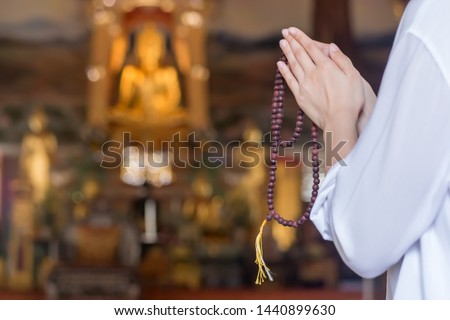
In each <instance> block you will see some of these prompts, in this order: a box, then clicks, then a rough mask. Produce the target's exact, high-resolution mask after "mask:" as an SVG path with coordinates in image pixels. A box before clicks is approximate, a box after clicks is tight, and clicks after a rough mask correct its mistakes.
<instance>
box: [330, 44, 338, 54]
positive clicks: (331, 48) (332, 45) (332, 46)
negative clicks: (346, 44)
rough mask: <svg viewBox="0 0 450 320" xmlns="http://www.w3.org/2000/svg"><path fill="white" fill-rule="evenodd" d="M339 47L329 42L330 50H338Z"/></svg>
mask: <svg viewBox="0 0 450 320" xmlns="http://www.w3.org/2000/svg"><path fill="white" fill-rule="evenodd" d="M339 50H340V49H339V47H338V46H337V45H335V44H334V43H330V52H337V51H339Z"/></svg>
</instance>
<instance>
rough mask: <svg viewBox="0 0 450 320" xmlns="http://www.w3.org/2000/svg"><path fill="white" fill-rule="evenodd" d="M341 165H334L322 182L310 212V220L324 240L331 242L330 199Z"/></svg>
mask: <svg viewBox="0 0 450 320" xmlns="http://www.w3.org/2000/svg"><path fill="white" fill-rule="evenodd" d="M340 167H341V165H340V164H339V163H335V164H334V165H333V166H332V167H331V168H330V170H329V171H328V173H327V175H326V176H325V179H324V180H323V182H322V184H321V186H320V190H319V194H318V195H317V199H316V201H315V203H314V206H313V208H312V210H311V215H310V219H311V221H312V222H313V223H314V225H315V226H316V228H317V230H318V231H319V232H320V234H321V235H322V237H323V238H324V239H325V240H329V241H333V237H332V233H331V228H330V214H331V213H330V211H331V210H330V206H331V199H332V197H333V194H334V189H335V186H336V177H337V174H338V172H339V169H340Z"/></svg>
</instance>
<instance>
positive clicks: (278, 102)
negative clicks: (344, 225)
mask: <svg viewBox="0 0 450 320" xmlns="http://www.w3.org/2000/svg"><path fill="white" fill-rule="evenodd" d="M280 60H281V61H283V62H284V63H287V59H286V57H285V56H284V55H283V56H282V57H281V58H280ZM284 94H285V84H284V79H283V76H282V75H281V73H280V70H278V68H277V70H276V73H275V83H274V87H273V98H272V117H271V118H272V121H271V145H270V168H269V181H268V184H267V209H268V213H267V216H266V219H265V220H264V221H263V223H262V225H261V227H260V230H259V234H258V235H257V237H256V241H255V250H256V261H255V263H256V264H257V265H258V275H257V277H256V284H262V283H263V282H264V280H265V279H266V278H268V279H269V280H270V281H273V276H272V273H271V271H270V269H269V268H268V267H267V265H266V263H265V262H264V259H263V250H262V234H263V230H264V226H265V225H266V223H267V222H269V221H272V220H275V221H277V222H278V223H279V224H281V225H283V226H285V227H292V228H298V227H300V226H301V225H302V224H304V223H305V222H306V221H308V220H309V216H310V214H311V210H312V207H313V205H314V202H315V201H316V198H317V194H318V191H319V184H320V179H319V142H318V137H319V134H318V131H317V126H316V125H315V124H314V123H313V124H312V126H311V141H312V148H311V149H312V150H311V160H312V172H313V174H312V175H313V186H312V192H311V200H310V202H309V204H308V207H307V208H306V210H305V213H304V214H303V216H302V217H300V218H299V219H298V220H287V219H284V218H283V217H282V216H281V215H280V214H279V213H278V212H277V211H276V210H275V197H274V192H275V182H276V171H277V159H278V151H279V148H280V147H291V146H293V145H294V143H295V142H296V141H297V139H298V138H299V137H300V134H301V132H302V130H303V118H304V113H303V111H302V110H301V109H298V111H297V117H296V122H295V129H294V132H293V134H292V136H291V138H290V139H289V140H282V139H281V125H282V123H283V117H284Z"/></svg>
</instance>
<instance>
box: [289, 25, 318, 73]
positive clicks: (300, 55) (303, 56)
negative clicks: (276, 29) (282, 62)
mask: <svg viewBox="0 0 450 320" xmlns="http://www.w3.org/2000/svg"><path fill="white" fill-rule="evenodd" d="M283 36H284V37H285V40H286V41H287V43H288V45H289V48H287V49H289V50H290V51H291V52H292V53H291V55H292V57H293V58H295V60H292V61H291V60H290V59H289V57H288V56H286V58H288V61H289V64H290V66H291V63H292V64H293V65H292V66H294V67H296V64H299V66H300V67H301V68H302V70H303V71H304V72H309V71H311V70H313V69H314V68H315V64H314V62H313V61H312V60H311V57H310V56H309V55H308V53H307V52H306V51H305V49H304V48H303V47H302V46H301V45H300V43H298V42H297V40H295V39H294V38H293V37H292V36H291V35H290V34H289V32H288V31H287V30H283ZM292 66H291V67H292Z"/></svg>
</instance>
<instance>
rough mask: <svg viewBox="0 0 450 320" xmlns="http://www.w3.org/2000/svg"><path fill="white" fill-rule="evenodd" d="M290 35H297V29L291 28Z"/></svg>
mask: <svg viewBox="0 0 450 320" xmlns="http://www.w3.org/2000/svg"><path fill="white" fill-rule="evenodd" d="M289 33H290V34H292V35H295V34H296V33H297V29H295V28H289Z"/></svg>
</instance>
